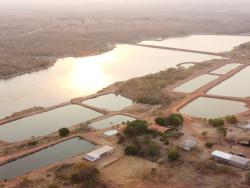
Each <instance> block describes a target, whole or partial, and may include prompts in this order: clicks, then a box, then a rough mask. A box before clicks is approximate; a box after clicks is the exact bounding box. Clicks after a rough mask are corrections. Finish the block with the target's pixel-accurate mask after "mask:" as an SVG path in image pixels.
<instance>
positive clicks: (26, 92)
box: [0, 45, 221, 118]
mask: <svg viewBox="0 0 250 188" xmlns="http://www.w3.org/2000/svg"><path fill="white" fill-rule="evenodd" d="M220 58H221V57H218V56H211V55H204V54H196V53H187V52H178V51H169V50H161V49H153V48H144V47H139V46H133V45H117V46H116V48H114V49H113V50H112V51H109V52H106V53H103V54H101V55H96V56H91V57H85V58H65V59H60V60H58V61H57V62H56V64H55V65H54V66H53V67H51V68H49V69H46V70H43V71H39V72H33V73H31V74H25V75H22V76H17V77H15V78H12V79H8V80H0V91H1V92H0V104H1V107H0V118H1V117H6V116H7V115H10V114H12V113H13V112H17V111H21V110H23V109H27V108H30V107H33V106H44V107H47V106H51V105H55V104H58V103H61V102H65V101H68V100H70V99H72V98H75V97H81V96H86V95H88V94H93V93H95V92H96V91H98V90H100V89H102V88H104V87H106V86H108V85H110V84H112V83H114V82H116V81H121V80H127V79H129V78H133V77H138V76H143V75H146V74H149V73H155V72H158V71H160V70H163V69H166V68H169V67H175V66H176V65H177V64H179V63H183V62H202V61H205V60H211V59H220Z"/></svg>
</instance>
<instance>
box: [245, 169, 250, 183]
mask: <svg viewBox="0 0 250 188" xmlns="http://www.w3.org/2000/svg"><path fill="white" fill-rule="evenodd" d="M245 178H246V183H247V184H249V185H250V171H248V172H247V173H246V175H245Z"/></svg>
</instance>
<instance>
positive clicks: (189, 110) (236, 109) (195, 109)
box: [180, 97, 248, 118]
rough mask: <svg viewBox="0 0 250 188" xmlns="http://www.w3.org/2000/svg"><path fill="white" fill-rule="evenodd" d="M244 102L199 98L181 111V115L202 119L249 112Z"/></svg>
mask: <svg viewBox="0 0 250 188" xmlns="http://www.w3.org/2000/svg"><path fill="white" fill-rule="evenodd" d="M247 110H248V108H247V107H246V106H245V104H244V103H242V102H237V101H230V100H221V99H213V98H206V97H199V98H198V99H196V100H194V101H192V102H191V103H189V104H188V105H187V106H185V107H183V108H182V109H181V110H180V113H183V114H187V115H190V116H194V117H200V118H218V117H225V116H227V115H234V114H238V113H241V112H245V111H247Z"/></svg>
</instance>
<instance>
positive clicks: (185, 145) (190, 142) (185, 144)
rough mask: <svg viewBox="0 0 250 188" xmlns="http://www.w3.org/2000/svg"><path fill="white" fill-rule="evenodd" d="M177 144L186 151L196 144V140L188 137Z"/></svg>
mask: <svg viewBox="0 0 250 188" xmlns="http://www.w3.org/2000/svg"><path fill="white" fill-rule="evenodd" d="M179 146H180V147H181V148H182V149H184V150H186V151H190V150H191V149H192V148H194V147H196V146H197V142H196V141H195V140H191V139H188V140H184V141H183V142H182V143H181V144H180V145H179Z"/></svg>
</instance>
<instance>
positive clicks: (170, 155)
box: [168, 150, 180, 161]
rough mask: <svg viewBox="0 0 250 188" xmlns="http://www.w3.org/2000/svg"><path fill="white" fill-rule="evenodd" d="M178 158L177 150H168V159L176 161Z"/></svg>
mask: <svg viewBox="0 0 250 188" xmlns="http://www.w3.org/2000/svg"><path fill="white" fill-rule="evenodd" d="M179 159H180V154H179V152H178V151H177V150H170V151H169V152H168V160H170V161H178V160H179Z"/></svg>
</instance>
